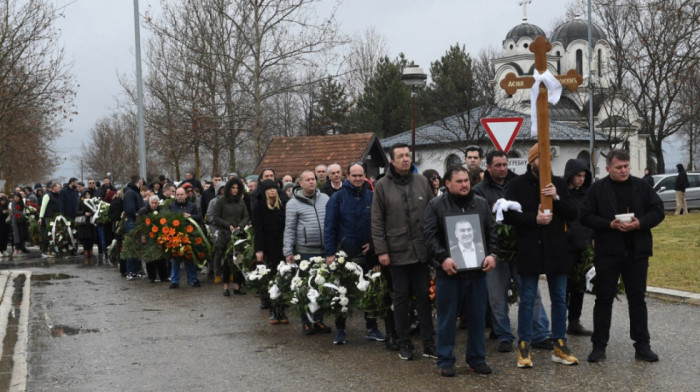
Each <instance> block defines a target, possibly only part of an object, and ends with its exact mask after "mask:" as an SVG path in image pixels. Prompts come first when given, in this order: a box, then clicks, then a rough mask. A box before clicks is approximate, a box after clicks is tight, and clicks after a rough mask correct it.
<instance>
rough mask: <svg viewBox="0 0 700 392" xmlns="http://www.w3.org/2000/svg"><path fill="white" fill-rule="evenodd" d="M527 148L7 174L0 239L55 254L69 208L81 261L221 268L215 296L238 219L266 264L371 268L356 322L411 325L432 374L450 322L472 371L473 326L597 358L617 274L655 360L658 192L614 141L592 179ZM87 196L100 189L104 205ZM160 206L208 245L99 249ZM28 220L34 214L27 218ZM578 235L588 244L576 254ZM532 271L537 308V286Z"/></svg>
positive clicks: (407, 335) (479, 362) (410, 353)
mask: <svg viewBox="0 0 700 392" xmlns="http://www.w3.org/2000/svg"><path fill="white" fill-rule="evenodd" d="M540 156H541V155H540V152H539V150H538V146H537V145H536V144H535V145H534V146H533V147H532V149H530V151H529V155H528V166H527V170H526V172H525V173H524V174H521V175H516V174H515V173H514V172H512V171H511V170H509V169H508V159H507V156H506V154H504V153H503V152H501V151H491V152H489V153H488V154H487V155H486V156H485V165H482V159H484V154H483V151H482V149H481V148H479V147H477V146H470V147H468V148H467V149H466V156H465V165H454V166H452V167H450V168H448V169H447V170H446V172H445V173H444V175H443V176H441V175H440V173H438V172H437V171H436V170H432V169H430V170H426V171H425V172H423V173H422V174H421V173H417V171H416V169H415V165H413V163H412V162H411V151H410V148H409V146H407V145H405V144H397V145H394V146H392V147H391V149H390V166H389V167H388V168H387V170H386V172H385V173H384V175H382V176H380V178H378V179H375V178H371V177H368V176H367V172H366V167H365V165H364V164H362V163H351V164H350V165H349V167H341V165H339V164H335V163H334V164H330V165H328V166H326V165H325V164H319V165H317V166H316V167H315V168H313V169H312V168H309V169H308V170H304V171H302V172H301V173H275V171H274V170H272V169H263V170H262V171H261V172H260V173H259V175H258V177H257V178H256V179H254V180H250V181H246V180H245V179H244V178H241V177H239V176H238V175H237V174H236V173H229V174H228V175H227V176H226V177H224V176H222V175H220V174H214V175H213V176H212V177H211V181H204V180H202V181H200V180H198V179H197V178H195V176H194V174H193V173H191V172H189V173H186V175H185V178H184V179H183V180H182V181H180V182H173V181H171V180H170V179H168V178H165V177H164V176H160V177H158V178H156V179H153V180H151V181H148V182H146V181H144V179H143V178H140V177H139V176H136V175H135V176H132V177H131V178H130V179H129V182H128V183H127V184H126V185H125V186H123V187H122V188H121V189H117V188H115V187H114V186H113V185H112V183H111V179H110V178H109V177H105V178H103V179H102V180H101V181H98V180H94V179H89V180H88V181H87V184H85V183H83V182H80V181H78V179H76V178H71V179H70V180H69V181H68V183H66V184H63V185H61V184H60V183H57V182H49V183H47V184H45V185H43V184H36V185H34V186H33V187H30V186H28V187H17V188H16V189H15V192H13V193H12V194H11V195H9V196H8V195H5V194H0V208H1V209H2V216H1V217H0V218H1V220H0V251H1V252H2V253H1V255H2V257H22V256H24V255H26V254H27V253H29V251H28V250H27V244H28V243H35V244H37V245H39V247H40V249H41V252H42V257H56V252H55V248H54V247H52V246H51V245H50V244H51V243H52V241H55V237H56V233H55V227H56V226H54V223H53V222H54V220H55V219H56V217H59V216H62V217H64V218H65V219H67V220H70V222H74V224H75V239H76V240H77V241H78V242H79V243H80V244H82V248H83V251H82V256H83V258H84V262H85V263H86V264H90V263H101V262H105V263H113V264H118V265H119V271H120V272H121V274H122V276H123V277H125V278H126V279H127V280H137V279H140V278H143V277H147V278H148V279H149V280H150V282H152V283H156V282H167V283H169V287H170V289H178V288H179V287H180V268H181V261H182V263H184V268H185V272H186V275H187V277H186V279H187V284H188V285H189V286H191V287H200V285H201V284H200V280H199V278H198V276H199V275H202V276H206V279H208V280H211V281H213V282H214V283H215V284H222V292H223V295H224V296H227V297H228V296H231V295H245V294H246V285H245V276H244V275H243V274H242V273H241V270H239V269H237V268H235V266H233V267H232V264H231V263H229V262H227V261H225V260H224V255H225V254H226V250H227V247H228V244H229V243H230V242H231V241H232V237H233V238H236V237H238V236H241V235H242V233H244V232H245V231H244V229H245V228H246V227H250V226H252V231H253V232H254V236H253V238H254V244H253V247H254V256H253V257H254V261H253V263H263V264H266V265H267V266H268V267H269V268H271V269H275V268H276V267H277V265H278V264H279V263H280V261H286V262H287V263H290V264H292V263H297V262H298V260H300V259H309V258H312V257H322V258H323V260H324V261H325V262H326V263H328V264H329V265H330V264H331V263H333V262H335V261H336V257H337V254H338V251H343V252H344V254H346V255H347V256H348V257H349V258H350V259H353V260H357V261H358V264H359V265H360V266H361V267H362V269H363V270H364V271H365V272H368V271H381V272H382V274H383V276H386V278H387V281H388V286H389V289H390V291H391V295H390V296H389V297H388V298H387V299H386V300H387V303H388V304H390V305H391V306H388V309H389V310H388V311H387V312H386V314H385V315H382V317H381V318H383V320H382V321H383V329H384V331H385V332H382V328H380V326H379V323H378V320H377V318H378V317H377V315H373V314H370V313H367V312H365V313H364V321H365V334H364V338H365V339H367V340H371V341H378V342H385V345H386V348H387V349H388V350H393V351H398V352H399V357H400V358H401V359H402V360H412V359H414V350H415V347H414V345H413V339H412V336H413V335H415V334H418V337H419V339H420V341H421V348H422V350H421V351H420V353H421V354H422V355H423V356H424V357H428V358H432V359H435V360H436V361H437V367H438V370H439V373H440V374H441V375H442V376H446V377H451V376H454V375H455V371H454V366H455V362H456V359H455V356H454V353H453V351H454V347H455V336H456V330H457V329H466V330H467V332H468V335H467V336H468V338H467V349H466V362H467V364H468V366H469V368H470V369H471V370H472V371H474V372H477V373H480V374H489V373H491V369H490V367H489V366H488V365H487V363H486V334H485V331H486V328H487V327H490V335H489V336H490V338H491V339H493V340H495V341H496V342H497V343H496V350H497V351H498V352H502V353H508V352H513V351H516V352H517V366H518V367H519V368H528V367H532V366H533V362H532V356H531V353H530V352H531V350H532V349H540V350H549V351H551V353H552V356H551V359H552V361H554V362H556V363H560V364H563V365H576V364H577V363H578V359H577V358H576V356H574V354H573V353H572V352H571V350H570V349H569V347H568V346H567V334H568V335H584V336H591V342H592V351H591V353H590V355H589V356H588V361H591V362H599V361H603V360H605V358H606V355H605V350H606V346H607V344H608V340H609V330H610V328H611V312H612V304H613V299H614V298H615V296H616V295H617V293H618V279H619V277H620V276H622V278H623V279H624V282H625V294H626V296H627V298H628V305H629V317H630V336H631V338H632V340H633V341H634V348H635V358H637V359H640V360H644V361H649V362H653V361H656V360H658V356H657V355H656V354H655V353H654V352H653V351H652V350H651V347H650V336H649V331H648V328H647V310H646V303H645V300H644V294H645V291H646V271H647V268H648V257H649V256H651V247H652V244H651V233H650V229H651V228H652V227H654V226H656V225H658V224H659V223H660V222H661V221H662V220H663V217H664V212H663V205H662V203H661V201H660V199H659V198H658V196H657V195H656V193H655V192H654V191H653V190H652V188H651V186H649V185H648V184H647V183H646V182H645V181H643V180H641V179H639V178H636V177H633V176H631V175H630V173H629V172H630V167H629V161H630V158H629V154H628V153H627V152H626V151H623V150H613V151H611V152H610V153H609V154H608V156H607V161H606V168H607V171H608V174H609V175H608V176H606V177H604V178H602V179H600V180H597V181H595V182H593V178H592V175H591V171H590V169H589V164H588V163H587V162H584V161H581V160H577V159H571V160H569V161H568V162H567V163H566V168H565V171H564V173H563V176H562V177H558V176H552V182H551V183H550V184H547V185H546V186H543V187H540V184H539V159H540ZM483 167H485V170H484V169H483ZM541 198H550V199H551V200H552V203H553V204H552V205H553V207H552V209H551V210H549V209H546V210H543V209H542V208H541V204H540V203H541V201H540V200H541ZM95 200H97V201H103V202H104V203H109V208H108V209H107V210H106V212H104V213H102V212H100V211H99V206H98V207H96V204H95ZM164 210H167V211H172V212H177V213H181V214H182V215H183V216H185V217H187V218H189V219H192V220H193V221H194V222H197V223H198V224H199V225H200V226H201V227H202V228H204V229H205V230H206V232H208V237H209V238H210V242H211V247H212V256H211V257H210V259H211V260H209V261H208V263H207V265H206V266H204V267H201V266H198V265H197V263H195V262H194V261H193V260H186V259H185V260H181V261H180V260H178V261H175V260H167V259H163V260H156V261H150V262H148V263H144V262H142V260H139V259H138V258H126V259H125V260H123V259H122V258H121V257H115V256H113V255H114V254H116V253H113V252H111V250H112V249H114V247H115V246H116V249H119V247H120V246H121V241H123V239H124V236H125V235H126V234H127V233H129V232H130V231H131V230H134V229H135V227H136V225H137V220H138V218H139V217H142V216H145V215H148V214H150V213H153V212H158V211H164ZM621 214H625V216H624V217H623V216H622V215H621ZM95 215H100V216H101V218H100V219H95V218H96V216H95ZM102 215H104V216H102ZM629 215H632V216H631V217H630V216H629ZM449 222H453V223H449ZM32 225H35V226H36V227H37V228H36V229H34V230H30V228H31V227H32ZM503 228H509V229H510V230H504V229H503ZM30 231H33V232H34V234H30ZM143 241H146V239H145V237H144V239H143ZM593 245H595V247H593ZM95 247H96V248H97V253H98V254H97V255H95V254H93V249H94V248H95ZM8 249H10V251H8ZM591 249H594V254H595V256H594V257H593V256H591V257H585V255H586V254H587V252H589V253H590V252H593V251H591ZM590 254H593V253H590ZM296 255H298V256H299V257H295V256H296ZM114 258H116V260H115V259H114ZM591 260H592V261H593V264H594V266H595V273H596V289H595V294H596V301H595V306H594V314H593V324H594V325H593V330H592V331H591V330H588V329H586V328H584V326H583V325H582V324H581V321H580V318H581V312H582V304H583V299H584V291H585V284H581V280H580V279H579V278H580V276H577V275H580V273H581V272H580V271H581V269H582V267H583V264H585V263H586V262H590V261H591ZM144 265H145V267H146V268H145V273H144ZM200 267H201V268H200ZM577 271H578V272H577ZM542 274H545V275H546V277H547V284H548V288H549V290H548V294H549V297H550V302H551V308H550V309H549V315H548V314H547V311H546V309H545V308H544V306H543V303H542V300H541V297H540V290H539V289H538V282H539V280H540V275H542ZM431 282H432V283H431ZM431 285H432V286H431ZM511 286H513V287H514V288H515V290H514V291H515V292H517V294H518V296H519V306H518V317H517V330H516V331H513V330H512V329H511V321H510V319H509V295H510V293H511V292H512V291H513V290H512V289H511ZM433 294H434V304H431V296H432V295H433ZM433 307H434V308H435V310H436V312H435V313H436V314H437V319H436V320H437V323H436V325H435V326H434V320H435V318H434V317H433V316H434V313H433ZM260 308H261V309H266V310H268V311H269V323H270V324H271V325H282V324H289V318H288V317H287V315H286V313H285V309H284V307H280V306H274V305H272V304H271V301H270V298H269V295H267V294H265V293H260ZM302 313H303V314H302V315H301V320H300V322H301V329H302V332H303V333H304V334H305V335H313V334H323V333H330V332H332V328H331V327H329V326H328V325H327V324H326V321H325V320H324V319H323V312H316V313H313V314H310V313H306V312H302ZM334 324H335V325H334V326H335V338H334V339H333V343H334V344H336V345H342V344H346V343H347V338H346V326H347V325H346V319H345V317H336V318H335V320H334Z"/></svg>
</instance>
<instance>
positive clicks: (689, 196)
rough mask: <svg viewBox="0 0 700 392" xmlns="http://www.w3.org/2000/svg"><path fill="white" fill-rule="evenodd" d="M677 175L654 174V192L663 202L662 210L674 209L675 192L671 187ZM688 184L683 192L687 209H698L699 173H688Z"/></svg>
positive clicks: (699, 201)
mask: <svg viewBox="0 0 700 392" xmlns="http://www.w3.org/2000/svg"><path fill="white" fill-rule="evenodd" d="M677 175H678V174H655V175H653V176H652V177H653V178H654V190H655V191H656V192H657V193H658V194H659V197H661V200H662V201H663V202H664V210H666V211H669V210H670V211H673V210H675V209H676V191H675V190H674V189H673V187H674V186H675V184H676V176H677ZM688 183H690V186H688V188H687V189H686V190H685V200H686V201H687V202H688V209H689V210H690V209H698V208H700V173H688Z"/></svg>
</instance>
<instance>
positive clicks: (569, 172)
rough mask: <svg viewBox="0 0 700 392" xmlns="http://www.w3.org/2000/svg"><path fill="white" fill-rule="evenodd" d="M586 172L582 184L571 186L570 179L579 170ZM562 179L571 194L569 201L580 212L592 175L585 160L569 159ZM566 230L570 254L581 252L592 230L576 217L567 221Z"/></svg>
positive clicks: (589, 240)
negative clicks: (575, 186) (578, 186)
mask: <svg viewBox="0 0 700 392" xmlns="http://www.w3.org/2000/svg"><path fill="white" fill-rule="evenodd" d="M582 171H583V172H586V179H585V180H584V181H583V185H582V186H581V187H580V188H572V187H571V179H572V178H573V177H574V176H575V175H576V174H578V173H580V172H582ZM564 181H566V184H567V185H568V186H569V195H571V202H572V204H574V205H575V206H576V210H577V211H578V213H579V214H580V213H581V207H582V206H583V199H584V198H585V197H586V191H587V190H588V187H590V186H591V181H592V176H591V171H590V170H588V165H586V162H584V161H582V160H580V159H569V160H568V161H567V162H566V166H565V167H564ZM567 224H568V228H567V229H568V230H567V231H566V238H567V239H568V242H569V252H570V253H572V254H581V252H583V251H584V250H586V248H587V247H588V245H589V244H590V243H591V240H592V239H593V230H592V229H591V228H589V227H586V226H583V225H582V224H581V222H580V221H579V219H578V218H576V219H574V220H569V221H567Z"/></svg>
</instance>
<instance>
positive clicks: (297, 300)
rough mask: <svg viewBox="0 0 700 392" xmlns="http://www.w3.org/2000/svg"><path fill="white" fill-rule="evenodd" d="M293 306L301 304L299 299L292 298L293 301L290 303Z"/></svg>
mask: <svg viewBox="0 0 700 392" xmlns="http://www.w3.org/2000/svg"><path fill="white" fill-rule="evenodd" d="M289 302H290V303H291V304H292V305H296V304H298V303H299V298H297V297H292V299H291V300H290V301H289Z"/></svg>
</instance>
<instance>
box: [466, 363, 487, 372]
mask: <svg viewBox="0 0 700 392" xmlns="http://www.w3.org/2000/svg"><path fill="white" fill-rule="evenodd" d="M469 368H470V369H471V371H472V372H474V373H479V374H491V373H492V370H491V368H490V367H489V365H487V364H486V362H482V363H480V364H477V365H474V366H470V367H469Z"/></svg>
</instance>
